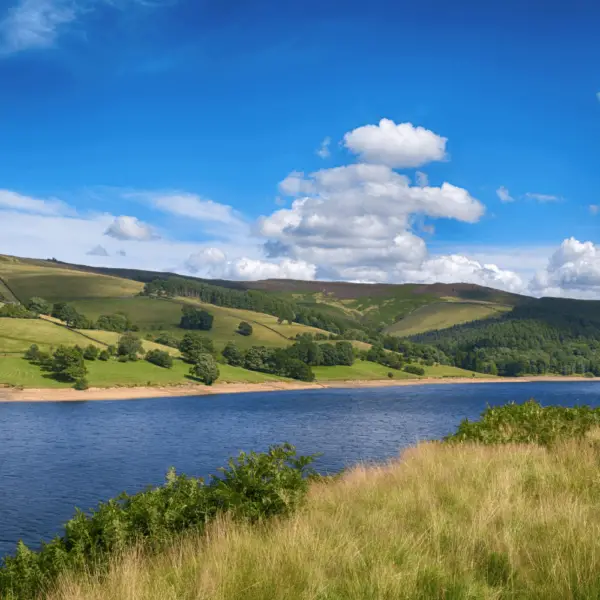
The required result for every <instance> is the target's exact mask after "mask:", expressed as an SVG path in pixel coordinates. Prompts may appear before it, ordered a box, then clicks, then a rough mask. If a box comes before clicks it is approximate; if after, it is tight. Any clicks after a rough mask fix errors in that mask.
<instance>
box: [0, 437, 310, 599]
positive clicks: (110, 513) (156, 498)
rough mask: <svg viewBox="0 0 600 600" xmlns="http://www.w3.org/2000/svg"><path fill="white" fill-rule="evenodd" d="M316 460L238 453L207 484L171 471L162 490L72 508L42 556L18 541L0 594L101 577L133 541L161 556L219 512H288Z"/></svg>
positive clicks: (279, 451)
mask: <svg viewBox="0 0 600 600" xmlns="http://www.w3.org/2000/svg"><path fill="white" fill-rule="evenodd" d="M314 458H315V457H314V456H296V450H295V449H294V448H293V446H290V445H289V444H283V445H281V446H273V447H271V448H270V449H269V450H268V452H266V453H264V454H257V453H255V452H251V453H249V454H246V453H241V454H240V455H239V457H238V458H237V459H230V460H229V463H228V466H227V467H225V468H223V469H220V471H221V475H220V476H211V478H210V481H209V482H208V483H205V481H204V480H202V479H196V478H191V477H186V476H185V475H177V474H176V473H175V471H174V470H170V471H169V473H168V474H167V478H166V483H165V484H164V485H163V486H161V487H157V488H153V489H152V488H149V489H147V490H146V491H143V492H140V493H138V494H135V495H132V496H129V495H127V494H121V495H120V496H118V497H117V498H114V499H112V500H109V501H108V502H106V503H101V504H99V505H98V507H97V508H96V509H95V510H93V511H92V512H91V513H90V514H89V515H88V514H85V513H83V512H81V511H77V512H76V514H75V516H74V517H73V519H71V520H70V521H69V522H68V523H67V524H66V525H65V529H64V534H63V535H62V536H61V537H56V538H54V539H53V540H52V541H51V542H50V543H48V544H43V545H42V547H41V549H40V550H39V551H37V552H36V551H32V550H30V549H29V548H28V547H27V546H26V545H25V544H23V543H22V542H19V544H18V545H17V549H16V553H15V554H14V556H9V557H6V558H5V559H4V563H3V565H2V567H0V597H2V598H3V599H6V600H26V599H27V600H30V599H31V598H37V597H43V596H44V592H45V591H46V590H48V589H49V588H50V587H51V586H52V584H53V583H54V582H55V581H56V579H57V578H58V577H59V576H60V575H61V574H62V573H65V572H67V571H86V572H90V571H95V572H102V570H103V569H105V568H106V567H107V565H108V564H109V561H110V558H111V556H113V555H114V553H118V552H122V551H124V550H126V549H127V548H129V547H131V546H133V545H136V544H143V545H144V547H145V549H146V550H147V551H148V552H152V551H158V550H160V549H161V548H164V546H165V544H168V543H169V541H171V540H172V539H173V536H174V535H177V534H180V533H182V532H184V531H190V530H196V531H202V530H203V529H204V527H205V526H206V523H207V522H208V521H210V520H211V519H213V518H214V517H215V516H216V515H218V514H220V513H225V512H227V513H230V514H232V516H233V517H234V518H237V519H242V520H247V521H251V522H254V521H259V520H263V519H266V518H269V517H273V516H276V515H287V514H289V513H291V512H292V511H293V510H295V509H296V508H297V507H298V505H299V504H300V503H301V502H302V500H303V499H304V497H305V495H306V491H307V487H308V481H307V479H308V477H311V476H313V475H314V471H313V470H312V469H311V468H310V465H311V463H312V461H313V460H314Z"/></svg>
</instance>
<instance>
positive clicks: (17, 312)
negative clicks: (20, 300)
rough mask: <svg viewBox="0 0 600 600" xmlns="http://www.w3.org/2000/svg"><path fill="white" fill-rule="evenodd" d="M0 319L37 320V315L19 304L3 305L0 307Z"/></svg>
mask: <svg viewBox="0 0 600 600" xmlns="http://www.w3.org/2000/svg"><path fill="white" fill-rule="evenodd" d="M0 317H4V318H9V319H37V318H38V315H37V314H36V313H34V312H31V311H29V310H27V309H26V308H25V307H24V306H21V305H20V304H5V305H4V306H1V307H0Z"/></svg>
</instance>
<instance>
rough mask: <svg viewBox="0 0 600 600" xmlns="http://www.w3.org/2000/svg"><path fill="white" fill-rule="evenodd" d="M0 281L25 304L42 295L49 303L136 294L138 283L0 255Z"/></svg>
mask: <svg viewBox="0 0 600 600" xmlns="http://www.w3.org/2000/svg"><path fill="white" fill-rule="evenodd" d="M0 278H1V279H2V280H3V281H4V283H5V284H6V285H7V286H8V287H9V288H10V290H11V291H12V292H13V293H14V295H15V296H16V297H17V298H18V299H19V300H20V301H21V302H25V301H27V300H28V299H29V298H31V297H32V296H42V297H44V298H46V300H49V301H51V302H55V301H60V300H73V299H76V298H111V297H121V296H133V295H134V294H137V293H139V292H140V291H141V290H142V288H143V285H142V284H141V283H138V282H135V281H130V280H127V279H120V278H117V277H110V276H107V275H98V274H92V273H85V272H81V271H75V270H73V269H66V268H60V267H55V266H53V265H52V263H49V264H48V265H47V266H46V265H42V266H40V265H38V264H29V263H26V262H24V261H21V260H18V259H14V258H11V257H4V256H0Z"/></svg>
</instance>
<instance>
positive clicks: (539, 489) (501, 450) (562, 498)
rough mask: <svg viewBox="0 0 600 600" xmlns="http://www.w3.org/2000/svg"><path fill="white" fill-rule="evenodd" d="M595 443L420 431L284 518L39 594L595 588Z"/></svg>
mask: <svg viewBox="0 0 600 600" xmlns="http://www.w3.org/2000/svg"><path fill="white" fill-rule="evenodd" d="M599 461H600V445H598V444H597V443H596V444H592V443H590V442H589V441H583V442H574V441H571V442H569V443H565V444H561V445H560V446H559V447H557V448H554V449H551V450H546V449H544V448H542V447H539V446H510V445H509V446H487V447H485V446H477V445H469V444H466V445H463V446H458V447H456V446H450V445H441V444H437V443H430V444H421V445H420V446H418V447H417V448H413V449H410V450H408V451H406V452H405V453H404V454H403V456H402V460H401V461H394V462H392V463H390V464H388V465H384V466H379V467H368V468H365V467H356V468H354V469H352V470H350V471H349V472H347V473H346V474H345V475H344V476H343V477H342V478H341V479H339V480H337V481H334V482H332V483H313V484H312V487H311V490H310V494H309V498H308V502H307V504H306V506H305V508H304V509H303V510H301V511H300V512H299V513H297V514H296V515H294V516H293V517H291V518H289V519H287V520H282V521H279V522H275V523H273V524H269V525H265V526H255V527H252V526H249V525H243V524H233V523H230V522H227V521H223V520H222V521H220V522H217V523H216V524H215V525H214V526H212V527H211V528H210V529H209V531H208V533H207V535H206V536H205V537H198V536H196V537H194V536H187V537H185V538H182V539H181V540H180V541H178V542H176V543H175V544H174V546H173V548H172V549H171V550H169V551H166V552H164V553H162V554H160V555H158V556H156V557H153V558H145V557H144V556H142V555H141V554H139V553H137V554H136V553H135V552H134V553H130V554H128V555H127V556H125V558H124V559H117V560H116V561H115V563H114V564H113V568H112V569H111V571H110V573H109V574H108V576H107V577H106V578H104V579H101V580H99V579H96V580H94V579H84V580H78V579H76V578H72V579H69V580H66V581H64V582H63V584H62V586H61V587H60V589H59V590H58V591H56V592H55V593H54V594H50V596H49V600H121V599H122V598H132V599H133V598H135V599H136V600H163V599H165V598H170V599H171V598H172V599H175V598H189V599H191V598H202V599H204V600H224V599H227V600H264V599H265V598H269V600H289V599H308V598H319V599H321V600H365V599H371V600H383V599H389V600H391V599H394V600H431V599H433V598H439V599H441V598H447V599H450V598H452V599H455V600H463V599H464V600H467V599H472V600H493V599H500V598H502V599H504V600H522V599H523V600H524V599H528V600H563V599H565V598H582V599H583V598H599V597H600V578H599V577H598V573H600V553H599V552H598V534H599V532H600V512H599V511H598V510H597V498H598V496H599V495H600V479H599V478H598V476H597V474H598V463H599Z"/></svg>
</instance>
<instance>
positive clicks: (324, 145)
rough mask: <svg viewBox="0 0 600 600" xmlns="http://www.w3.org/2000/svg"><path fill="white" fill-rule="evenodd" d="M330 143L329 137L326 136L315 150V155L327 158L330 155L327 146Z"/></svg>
mask: <svg viewBox="0 0 600 600" xmlns="http://www.w3.org/2000/svg"><path fill="white" fill-rule="evenodd" d="M330 145H331V138H330V137H326V138H325V139H324V140H323V141H322V142H321V145H320V146H319V148H318V149H317V150H316V151H315V152H316V154H317V156H320V157H321V158H329V157H330V156H331V151H330V150H329V146H330Z"/></svg>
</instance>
